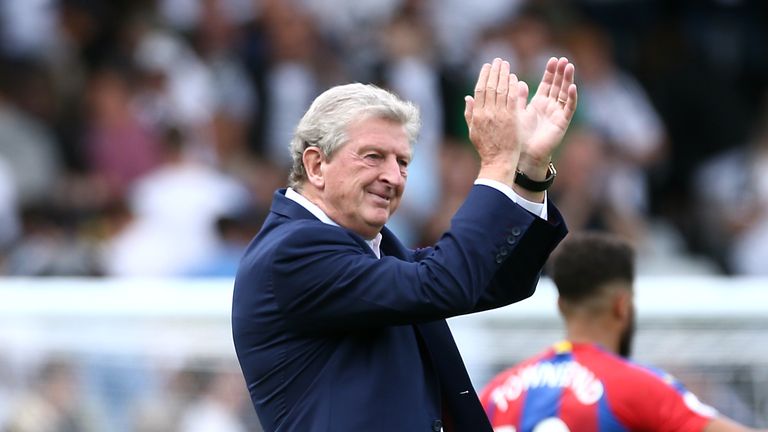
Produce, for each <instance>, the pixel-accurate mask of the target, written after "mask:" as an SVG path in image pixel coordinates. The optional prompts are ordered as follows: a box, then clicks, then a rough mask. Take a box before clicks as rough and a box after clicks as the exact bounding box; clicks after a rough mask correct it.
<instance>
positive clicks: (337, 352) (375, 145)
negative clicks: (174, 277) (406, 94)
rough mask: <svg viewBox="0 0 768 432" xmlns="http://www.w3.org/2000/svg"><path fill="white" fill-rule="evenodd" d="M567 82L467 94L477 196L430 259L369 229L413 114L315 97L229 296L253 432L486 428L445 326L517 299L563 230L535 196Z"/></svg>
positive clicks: (394, 186) (493, 79) (492, 83)
mask: <svg viewBox="0 0 768 432" xmlns="http://www.w3.org/2000/svg"><path fill="white" fill-rule="evenodd" d="M573 82H574V67H573V65H572V64H570V63H569V62H568V60H567V59H565V58H560V59H556V58H552V59H550V60H549V62H548V63H547V66H546V69H545V71H544V76H543V78H542V81H541V83H540V85H539V87H538V90H537V92H536V94H535V95H534V97H533V98H532V99H531V102H530V103H527V98H528V87H527V86H526V84H525V83H523V82H518V80H517V77H516V76H515V75H514V74H511V73H510V67H509V63H507V62H505V61H502V60H500V59H495V60H494V61H493V63H492V64H485V65H483V68H482V69H481V71H480V74H479V77H478V81H477V84H476V87H475V92H474V97H471V96H467V97H466V108H465V118H466V121H467V124H468V126H469V131H470V133H469V135H470V140H471V141H472V143H473V145H474V146H475V148H476V149H477V151H478V153H479V156H480V171H479V174H478V177H477V181H476V182H475V186H474V187H473V188H472V190H471V191H470V193H469V195H468V196H467V198H466V201H465V202H464V204H463V205H462V207H461V208H460V209H459V210H458V211H457V212H456V215H455V216H454V218H453V219H452V221H451V227H450V229H449V230H448V231H447V232H446V233H445V235H444V236H443V237H442V238H441V239H440V241H438V242H437V244H436V245H435V246H434V247H432V248H426V249H417V250H411V249H408V248H406V247H404V246H403V245H402V244H401V243H400V242H399V241H398V239H397V238H396V237H395V236H394V235H393V234H392V233H391V232H390V231H389V230H387V228H386V227H385V226H384V225H385V224H386V222H387V220H388V219H389V217H390V216H391V215H392V214H393V213H394V211H395V210H396V209H397V206H398V203H399V202H400V198H401V196H402V194H403V190H404V188H405V181H406V177H407V171H408V163H409V162H410V160H411V146H412V144H413V142H414V141H415V138H416V135H417V132H418V127H419V118H418V111H417V109H416V108H415V107H414V106H413V105H412V104H410V103H407V102H403V101H401V100H400V99H398V98H397V97H396V96H394V95H393V94H391V93H389V92H387V91H385V90H382V89H379V88H376V87H374V86H369V85H362V84H350V85H344V86H338V87H334V88H331V89H330V90H328V91H326V92H325V93H323V94H321V95H320V96H318V98H317V99H315V101H314V102H313V103H312V105H311V106H310V108H309V110H308V111H307V113H306V114H305V115H304V117H303V118H302V119H301V121H300V123H299V125H298V127H297V129H296V133H295V136H294V138H293V140H292V142H291V144H290V146H291V152H292V155H293V168H292V172H291V175H290V179H289V184H290V187H289V188H288V189H284V190H279V191H277V192H276V193H275V196H274V200H273V202H272V207H271V212H270V214H269V216H268V217H267V219H266V221H265V222H264V225H263V227H262V229H261V231H260V232H259V234H258V235H257V236H256V238H255V239H254V240H253V242H252V243H251V244H250V245H249V247H248V249H247V251H246V253H245V256H244V257H243V260H242V262H241V264H240V269H239V271H238V274H237V278H236V281H235V289H234V299H233V310H232V327H233V334H234V341H235V348H236V351H237V355H238V359H239V361H240V366H241V368H242V370H243V374H244V376H245V380H246V382H247V385H248V390H249V392H250V395H251V399H252V401H253V404H254V406H255V408H256V411H257V413H258V415H259V419H260V420H261V424H262V427H263V428H264V430H266V431H301V432H305V431H318V432H319V431H323V432H344V431H366V432H371V431H387V432H391V431H440V430H446V431H470V432H477V431H490V430H491V427H490V424H489V423H488V420H487V418H486V416H485V413H484V412H483V409H482V406H481V405H480V403H479V401H478V398H477V395H476V393H475V390H474V389H473V388H472V383H471V382H470V379H469V376H468V375H467V371H466V369H465V367H464V364H463V362H462V360H461V357H460V355H459V352H458V350H457V347H456V344H455V343H454V341H453V338H452V336H451V333H450V330H449V329H448V326H447V324H446V322H445V319H446V318H448V317H451V316H456V315H461V314H467V313H472V312H477V311H482V310H486V309H491V308H497V307H501V306H505V305H508V304H511V303H514V302H516V301H519V300H522V299H524V298H527V297H529V296H530V295H532V294H533V292H534V290H535V287H536V284H537V281H538V278H539V274H540V270H541V268H542V266H543V264H544V262H545V261H546V259H547V257H548V256H549V253H550V252H551V251H552V250H553V249H554V248H555V246H556V245H557V244H558V242H559V241H560V240H561V239H562V238H563V237H564V236H565V233H566V228H565V224H564V222H563V221H562V218H561V217H560V215H559V213H558V212H557V210H556V209H555V207H554V206H553V205H552V204H551V203H549V202H548V201H547V199H546V195H545V190H546V188H547V187H548V186H549V185H550V184H551V182H552V180H553V178H554V175H555V172H554V168H553V166H552V165H551V163H550V160H551V154H552V152H553V151H554V149H555V148H556V147H557V146H558V145H559V143H560V141H561V140H562V137H563V134H564V133H565V131H566V129H567V127H568V124H569V123H570V120H571V118H572V116H573V112H574V110H575V109H576V86H575V84H574V83H573Z"/></svg>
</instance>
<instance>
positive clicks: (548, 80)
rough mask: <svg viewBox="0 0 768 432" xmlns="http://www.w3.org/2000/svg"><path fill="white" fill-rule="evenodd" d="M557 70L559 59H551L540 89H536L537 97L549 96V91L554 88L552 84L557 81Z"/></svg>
mask: <svg viewBox="0 0 768 432" xmlns="http://www.w3.org/2000/svg"><path fill="white" fill-rule="evenodd" d="M556 70H557V59H556V58H554V57H550V58H549V60H548V61H547V66H546V67H544V75H543V76H542V77H541V83H539V88H538V89H536V96H544V97H547V96H549V90H550V89H551V88H552V82H553V81H554V80H555V71H556Z"/></svg>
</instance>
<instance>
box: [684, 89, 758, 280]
mask: <svg viewBox="0 0 768 432" xmlns="http://www.w3.org/2000/svg"><path fill="white" fill-rule="evenodd" d="M764 101H765V106H764V108H763V110H762V112H761V114H760V115H759V116H758V117H757V119H756V121H755V124H754V126H753V133H752V136H751V138H750V140H749V142H747V143H746V144H745V145H743V146H739V147H736V148H734V149H732V150H728V151H726V152H724V153H722V154H720V155H717V156H715V157H714V158H712V159H711V160H709V161H707V162H706V163H705V164H703V166H702V167H701V168H700V169H699V170H698V172H697V173H696V177H695V180H694V187H693V189H694V191H695V193H696V197H697V203H698V208H697V212H696V215H697V219H698V221H699V222H700V223H701V226H700V227H699V229H698V230H697V231H698V232H699V236H700V241H701V242H702V244H703V245H704V246H705V247H706V250H707V251H708V252H709V253H710V254H711V255H713V256H714V257H716V258H718V262H719V263H720V264H721V265H722V266H723V267H724V269H725V271H727V272H728V273H735V274H748V275H763V276H765V275H768V267H766V265H765V263H766V262H768V176H766V173H768V96H765V97H764Z"/></svg>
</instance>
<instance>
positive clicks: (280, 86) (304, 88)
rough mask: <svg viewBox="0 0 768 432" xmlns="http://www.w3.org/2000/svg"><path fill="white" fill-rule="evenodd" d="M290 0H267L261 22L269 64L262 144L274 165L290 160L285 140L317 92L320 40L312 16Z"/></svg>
mask: <svg viewBox="0 0 768 432" xmlns="http://www.w3.org/2000/svg"><path fill="white" fill-rule="evenodd" d="M295 3H296V2H293V1H281V0H269V1H266V2H265V5H264V12H263V14H264V22H265V28H266V33H267V40H268V42H269V47H270V59H269V61H270V64H269V65H268V66H267V68H266V70H265V71H264V74H265V92H266V93H265V94H264V95H263V97H264V100H265V103H264V106H263V108H264V110H265V116H266V118H265V124H264V131H265V135H264V140H265V142H264V144H263V145H264V148H263V151H264V153H265V155H266V157H267V158H268V159H269V160H270V161H271V162H272V163H274V164H275V165H277V166H280V167H284V168H285V169H286V172H287V167H289V166H290V164H291V156H290V154H289V152H288V142H290V140H291V136H292V134H293V129H294V128H295V127H296V124H297V123H298V122H299V119H300V118H301V116H302V115H303V114H304V111H305V110H306V109H307V107H308V106H309V104H310V102H311V101H312V100H313V99H314V97H315V96H316V95H317V94H318V93H319V91H318V90H319V87H320V79H321V77H320V76H319V74H318V70H317V68H316V66H317V65H316V62H318V61H329V62H330V61H332V59H331V58H326V59H322V60H320V59H318V58H317V57H316V56H317V55H318V52H319V51H320V48H321V47H320V46H319V45H320V44H321V41H320V40H319V35H318V34H317V32H316V28H315V25H314V24H315V23H314V22H313V21H312V19H311V16H310V15H309V14H308V13H307V12H306V11H305V10H303V9H301V8H300V7H299V6H298V5H296V4H295Z"/></svg>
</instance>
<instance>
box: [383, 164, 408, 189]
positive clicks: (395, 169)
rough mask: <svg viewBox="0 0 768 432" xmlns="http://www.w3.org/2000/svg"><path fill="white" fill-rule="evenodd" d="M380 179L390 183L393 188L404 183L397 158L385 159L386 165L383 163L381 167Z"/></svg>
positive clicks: (401, 168) (401, 169)
mask: <svg viewBox="0 0 768 432" xmlns="http://www.w3.org/2000/svg"><path fill="white" fill-rule="evenodd" d="M381 178H382V180H384V181H386V182H387V183H391V184H393V185H395V186H399V185H401V184H403V183H404V182H405V176H404V175H403V167H401V166H400V163H399V162H398V161H397V158H394V157H392V158H387V160H386V163H384V164H383V167H382V173H381Z"/></svg>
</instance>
